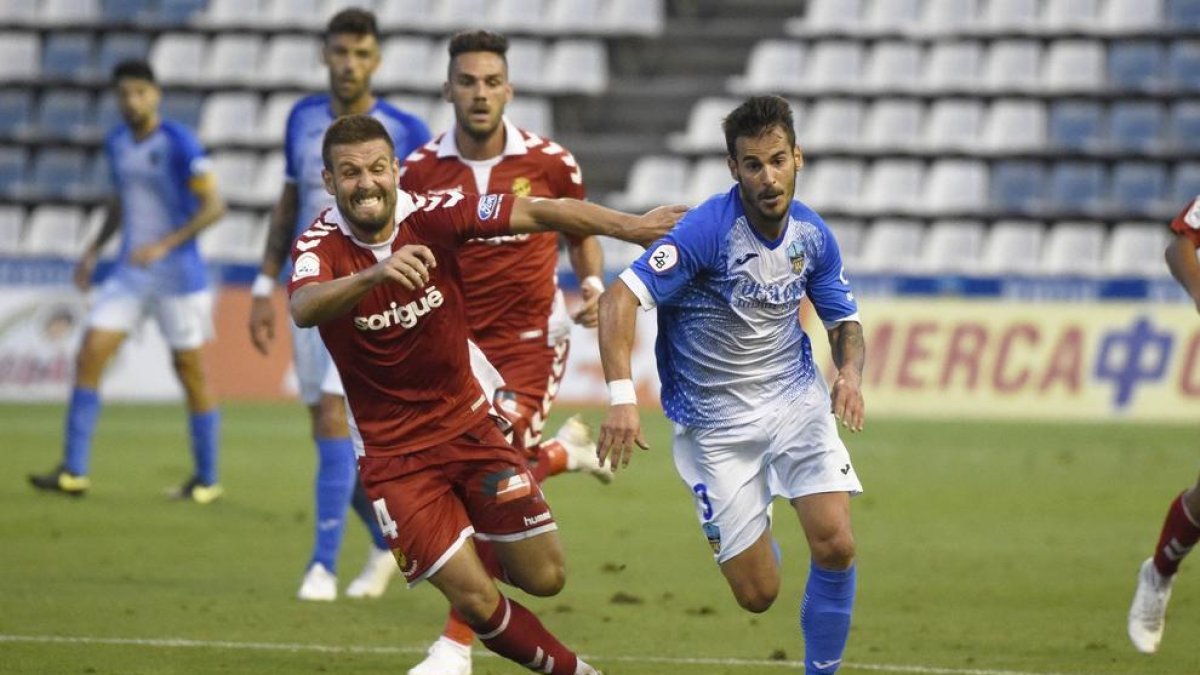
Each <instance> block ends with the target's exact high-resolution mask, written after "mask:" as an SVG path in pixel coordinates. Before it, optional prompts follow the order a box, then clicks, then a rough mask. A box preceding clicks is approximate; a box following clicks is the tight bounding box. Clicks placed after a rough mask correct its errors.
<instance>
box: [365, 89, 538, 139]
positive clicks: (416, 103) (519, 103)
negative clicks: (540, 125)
mask: <svg viewBox="0 0 1200 675" xmlns="http://www.w3.org/2000/svg"><path fill="white" fill-rule="evenodd" d="M384 98H386V99H387V102H388V103H391V104H392V105H394V106H396V107H397V108H399V109H400V110H402V111H404V112H406V113H409V114H411V115H416V116H417V117H418V118H419V119H421V120H423V121H424V122H425V124H426V125H428V124H429V120H430V116H431V115H432V114H433V108H435V107H436V108H441V107H443V106H446V107H450V106H448V105H447V104H446V102H445V101H443V100H442V99H441V97H440V96H437V97H435V96H426V95H423V94H391V95H388V96H385V97H384ZM549 106H550V103H549V102H548V101H546V100H545V99H543V98H539V97H537V96H532V95H529V96H520V97H518V98H515V99H513V100H512V101H509V103H508V106H507V107H506V108H505V113H504V114H505V115H508V116H509V117H510V118H512V114H513V111H514V110H516V111H518V114H520V115H523V116H525V117H522V118H521V119H525V118H535V117H538V116H540V115H545V116H547V117H548V118H552V117H553V112H552V111H551V110H550V109H549ZM540 107H544V108H545V110H539V111H536V112H532V111H531V110H532V109H533V108H540ZM527 111H530V112H527ZM513 121H514V122H516V124H517V126H519V127H524V128H527V129H528V128H529V127H526V126H525V124H524V123H523V122H521V121H520V120H519V119H516V118H513ZM547 124H549V125H550V126H549V127H548V128H551V129H553V127H554V124H553V120H552V119H551V120H549V121H547ZM430 129H431V130H432V129H433V128H432V127H430ZM529 130H530V131H533V129H529ZM438 131H444V129H438V130H433V133H434V135H435V136H436V135H437V132H438ZM535 133H543V132H535ZM546 135H548V136H553V135H554V134H553V133H546Z"/></svg>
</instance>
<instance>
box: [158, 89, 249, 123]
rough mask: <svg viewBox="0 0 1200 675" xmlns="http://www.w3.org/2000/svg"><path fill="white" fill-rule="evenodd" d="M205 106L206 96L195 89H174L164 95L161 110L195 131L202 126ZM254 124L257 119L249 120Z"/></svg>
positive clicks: (163, 114) (165, 114) (167, 116)
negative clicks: (201, 114) (202, 113)
mask: <svg viewBox="0 0 1200 675" xmlns="http://www.w3.org/2000/svg"><path fill="white" fill-rule="evenodd" d="M202 107H204V96H203V95H202V94H199V93H197V92H193V91H173V92H169V93H167V94H166V95H164V96H163V100H162V106H161V107H160V108H159V110H160V111H161V112H162V116H163V117H166V118H167V119H171V120H175V121H176V122H179V123H180V124H183V125H185V126H187V127H188V128H189V129H191V130H193V131H195V130H197V129H198V128H199V126H200V109H201V108H202ZM246 123H247V124H250V125H254V124H256V120H247V122H246Z"/></svg>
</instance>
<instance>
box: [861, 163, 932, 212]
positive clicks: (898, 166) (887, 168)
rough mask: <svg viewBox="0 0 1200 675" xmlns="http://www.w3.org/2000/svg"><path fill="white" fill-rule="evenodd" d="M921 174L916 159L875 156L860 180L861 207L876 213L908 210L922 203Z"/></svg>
mask: <svg viewBox="0 0 1200 675" xmlns="http://www.w3.org/2000/svg"><path fill="white" fill-rule="evenodd" d="M924 177H925V175H924V169H923V167H922V165H921V162H920V161H918V160H915V159H881V160H877V161H876V162H875V164H874V165H873V166H872V167H871V171H870V173H869V174H867V179H866V181H865V183H864V188H863V194H862V200H863V207H864V208H866V209H869V210H871V211H873V212H876V213H886V214H906V213H912V212H914V211H916V210H918V209H920V208H921V207H922V204H921V203H920V198H921V188H922V185H924Z"/></svg>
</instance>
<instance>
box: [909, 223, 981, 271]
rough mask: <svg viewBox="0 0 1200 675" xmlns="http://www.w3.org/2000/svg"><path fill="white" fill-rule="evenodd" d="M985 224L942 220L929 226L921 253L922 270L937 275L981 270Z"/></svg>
mask: <svg viewBox="0 0 1200 675" xmlns="http://www.w3.org/2000/svg"><path fill="white" fill-rule="evenodd" d="M982 246H983V223H981V222H979V221H977V220H938V221H934V223H933V224H932V225H930V226H929V231H928V232H927V233H926V235H925V243H924V246H923V247H922V251H921V263H920V264H921V267H922V268H923V269H924V270H925V271H927V272H932V273H934V274H937V273H955V274H962V273H969V272H973V271H975V270H976V269H978V267H979V257H980V249H981V248H982Z"/></svg>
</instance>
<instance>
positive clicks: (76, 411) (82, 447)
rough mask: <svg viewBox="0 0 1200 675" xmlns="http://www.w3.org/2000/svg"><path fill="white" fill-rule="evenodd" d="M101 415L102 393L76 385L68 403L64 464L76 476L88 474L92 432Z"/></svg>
mask: <svg viewBox="0 0 1200 675" xmlns="http://www.w3.org/2000/svg"><path fill="white" fill-rule="evenodd" d="M98 417H100V394H99V393H98V392H97V391H96V390H95V389H84V388H83V387H75V388H74V389H72V390H71V401H70V403H69V404H68V405H67V423H66V429H65V431H64V433H63V466H64V467H66V469H67V471H69V472H70V473H73V474H75V475H76V476H86V475H87V473H88V463H89V461H90V460H91V458H92V432H94V431H95V430H96V419H97V418H98Z"/></svg>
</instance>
